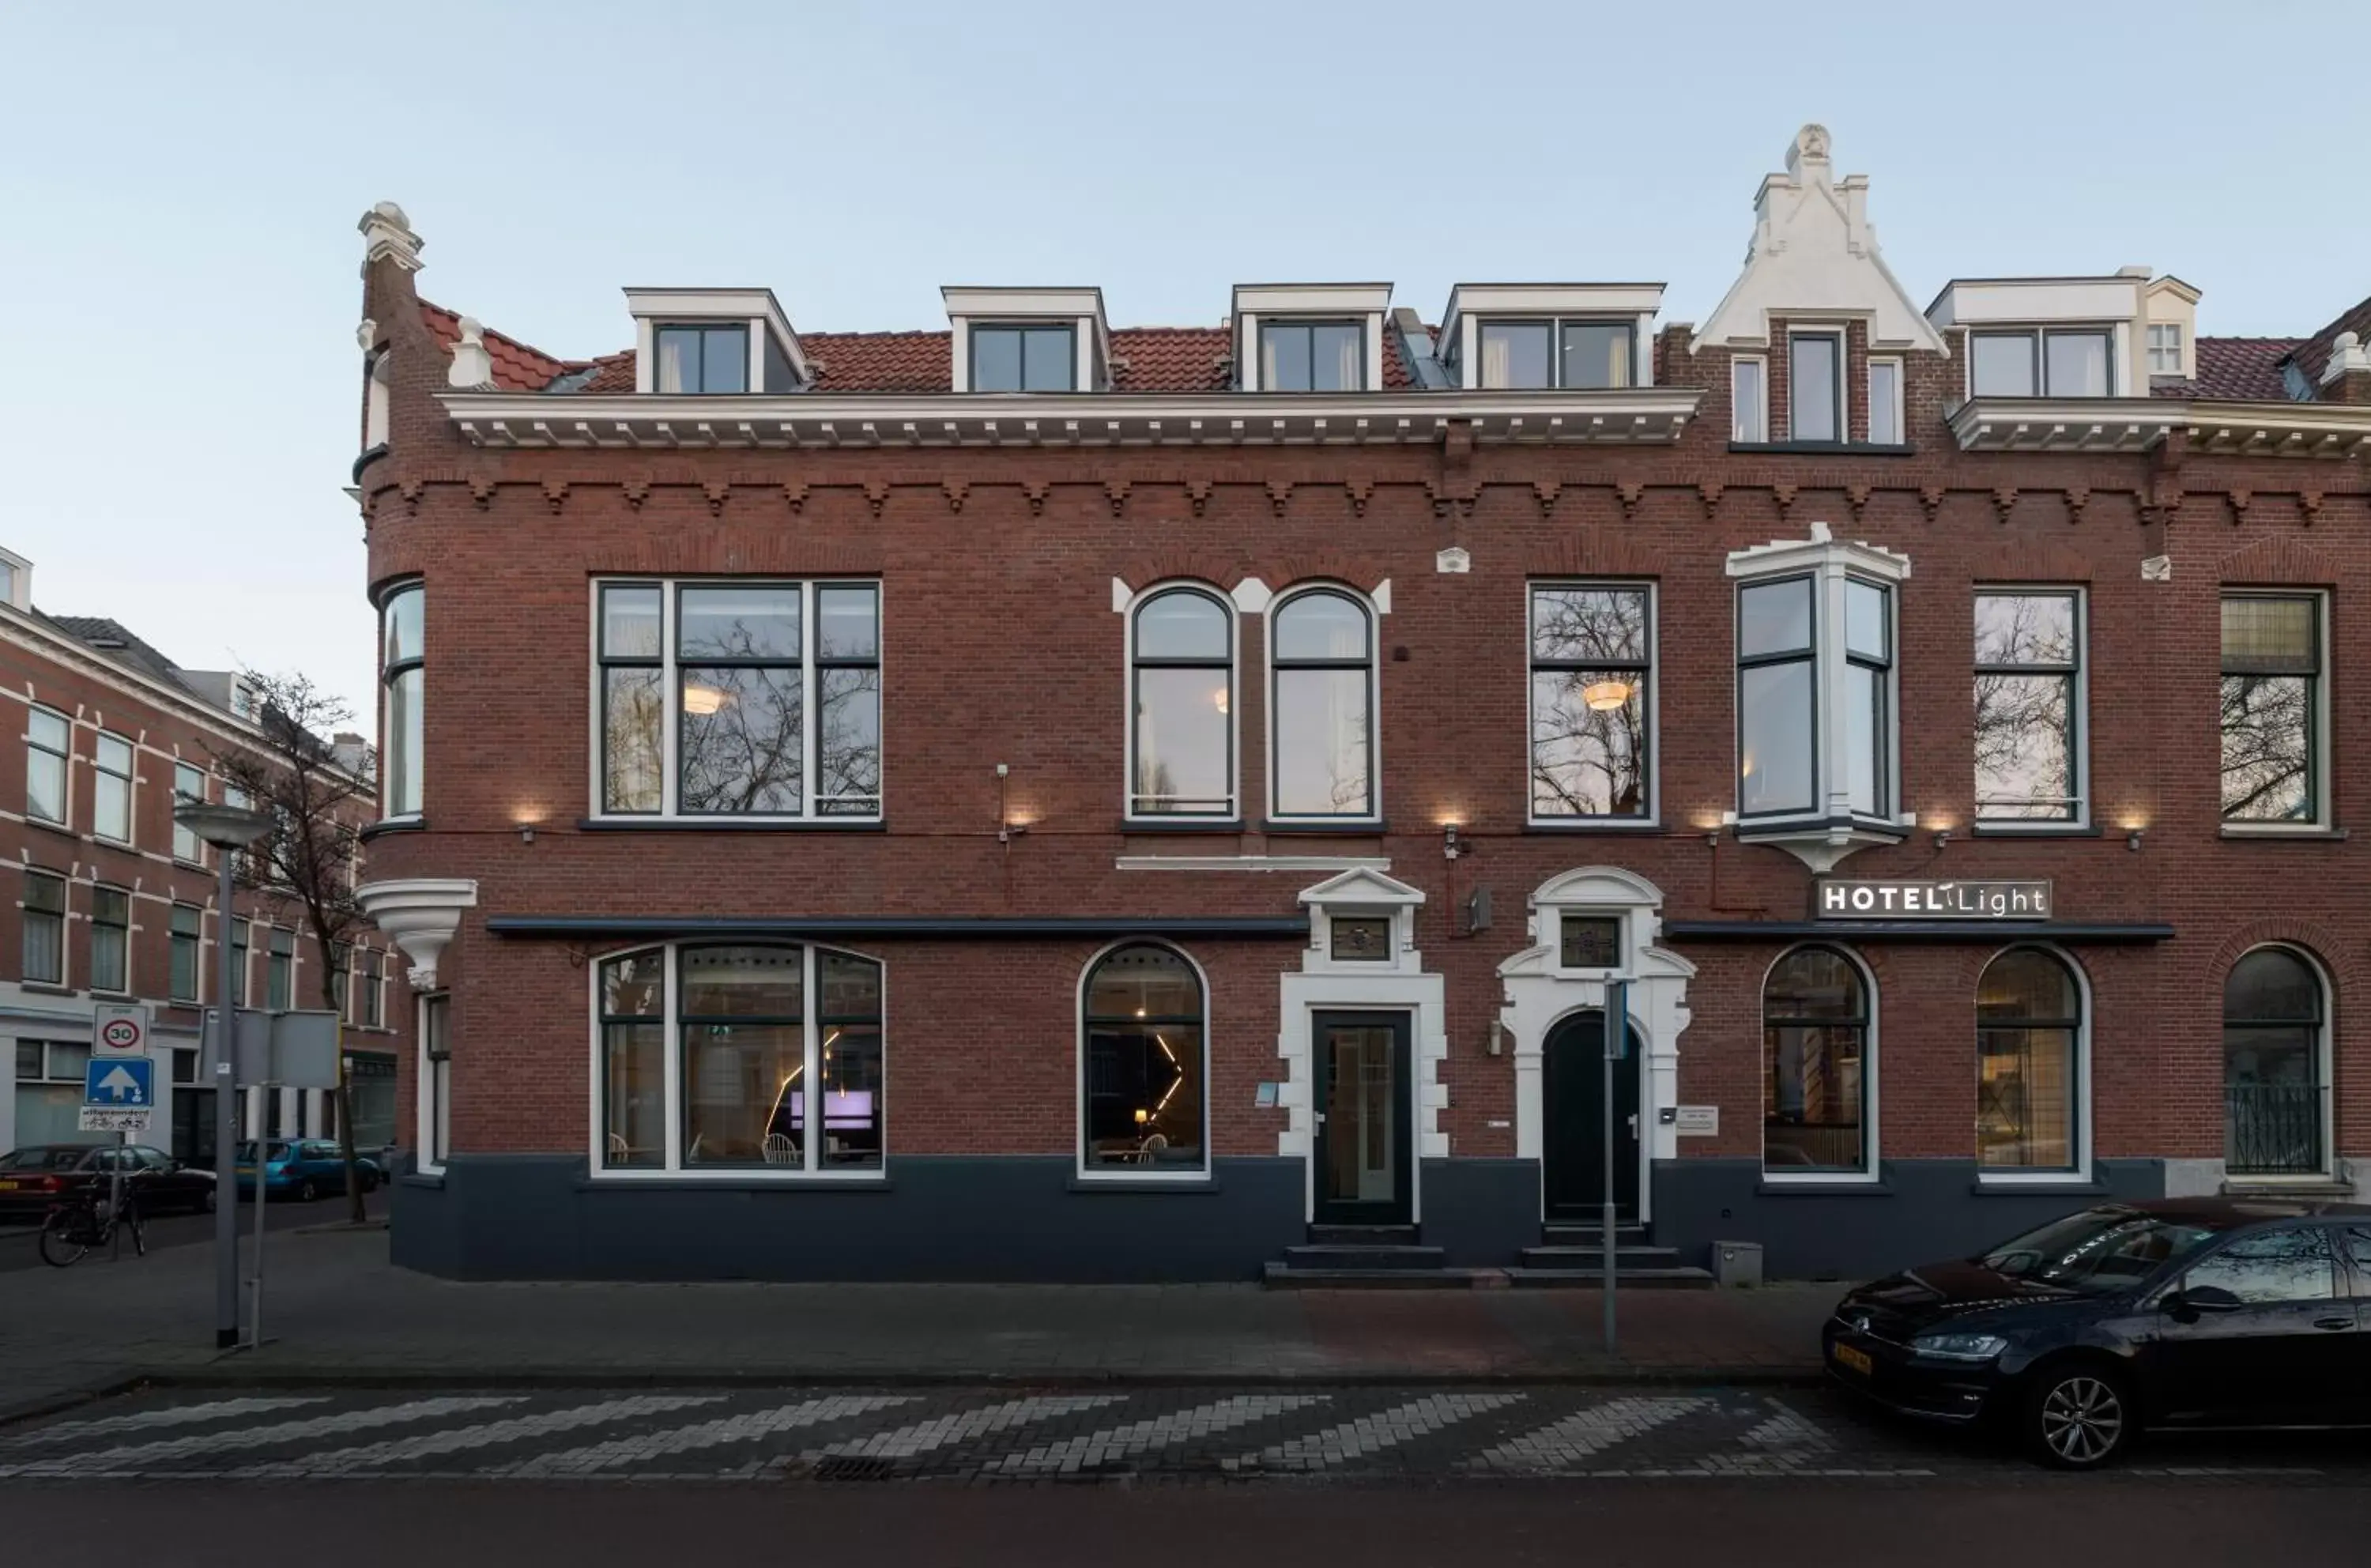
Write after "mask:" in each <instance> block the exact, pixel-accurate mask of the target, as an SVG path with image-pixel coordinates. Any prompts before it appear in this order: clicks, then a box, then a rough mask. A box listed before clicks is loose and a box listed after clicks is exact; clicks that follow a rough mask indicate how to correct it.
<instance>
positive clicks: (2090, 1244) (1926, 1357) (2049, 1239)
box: [1822, 1198, 2371, 1470]
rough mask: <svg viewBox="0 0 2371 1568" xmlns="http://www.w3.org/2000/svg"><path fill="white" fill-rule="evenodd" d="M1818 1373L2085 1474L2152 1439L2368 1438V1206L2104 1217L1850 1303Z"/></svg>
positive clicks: (1841, 1306)
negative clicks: (2226, 1432) (2353, 1429)
mask: <svg viewBox="0 0 2371 1568" xmlns="http://www.w3.org/2000/svg"><path fill="white" fill-rule="evenodd" d="M1822 1350H1823V1352H1824V1354H1825V1357H1826V1361H1827V1367H1828V1371H1829V1373H1830V1374H1831V1375H1832V1376H1833V1377H1834V1378H1836V1379H1837V1380H1838V1381H1840V1382H1842V1383H1843V1384H1845V1386H1846V1387H1848V1388H1850V1389H1854V1390H1856V1392H1858V1393H1861V1394H1863V1395H1866V1396H1867V1397H1868V1398H1869V1399H1872V1400H1875V1401H1878V1402H1879V1403H1880V1404H1883V1405H1887V1406H1890V1407H1891V1408H1892V1409H1894V1410H1897V1411H1900V1412H1904V1413H1906V1414H1909V1415H1914V1416H1918V1417H1922V1418H1925V1419H1927V1420H1933V1421H1942V1422H1957V1423H1966V1424H1975V1423H1979V1422H1989V1423H1995V1424H1998V1425H1999V1426H2001V1427H2002V1428H2004V1429H2005V1430H2007V1432H2009V1433H2010V1434H2012V1435H2015V1436H2016V1437H2017V1439H2018V1441H2019V1442H2021V1443H2022V1444H2023V1445H2024V1446H2025V1447H2026V1448H2027V1449H2028V1450H2029V1451H2030V1453H2031V1454H2032V1455H2033V1456H2034V1457H2035V1458H2038V1459H2040V1460H2041V1461H2042V1462H2043V1463H2045V1464H2050V1465H2056V1466H2060V1467H2062V1468H2065V1469H2071V1470H2088V1469H2093V1468H2096V1467H2098V1466H2100V1465H2104V1464H2107V1463H2109V1462H2110V1461H2111V1460H2112V1459H2114V1458H2117V1457H2118V1456H2120V1455H2122V1453H2123V1452H2124V1451H2125V1450H2126V1449H2127V1448H2128V1447H2130V1445H2131V1444H2132V1442H2133V1440H2134V1438H2135V1437H2136V1436H2138V1435H2140V1434H2141V1433H2142V1431H2143V1430H2144V1429H2157V1430H2167V1431H2170V1430H2175V1429H2179V1428H2184V1427H2193V1428H2194V1427H2271V1426H2282V1427H2293V1426H2357V1425H2371V1207H2364V1206H2358V1205H2344V1204H2321V1203H2306V1202H2274V1201H2271V1200H2258V1199H2252V1198H2212V1199H2208V1198H2202V1199H2173V1200H2167V1201H2164V1202H2158V1203H2141V1204H2103V1205H2099V1207H2096V1208H2088V1209H2085V1210H2083V1211H2082V1212H2080V1213H2078V1214H2072V1215H2069V1216H2066V1217H2065V1218H2064V1219H2058V1220H2053V1221H2052V1222H2051V1223H2050V1224H2048V1225H2045V1226H2042V1227H2041V1228H2039V1229H2036V1230H2032V1231H2030V1232H2028V1233H2027V1234H2025V1235H2023V1236H2019V1237H2018V1238H2016V1239H2014V1240H2010V1241H2006V1242H2003V1243H2002V1244H2001V1245H2000V1246H1998V1247H1995V1248H1994V1249H1993V1250H1992V1251H1988V1252H1985V1253H1984V1254H1983V1255H1982V1256H1980V1257H1975V1258H1969V1259H1963V1260H1960V1261H1958V1262H1945V1263H1929V1264H1926V1265H1923V1266H1921V1267H1918V1268H1914V1269H1912V1270H1910V1271H1908V1272H1907V1273H1904V1274H1895V1275H1893V1276H1892V1277H1891V1278H1890V1279H1881V1280H1879V1281H1877V1282H1875V1283H1874V1284H1871V1285H1866V1286H1861V1287H1860V1288H1858V1289H1856V1290H1855V1291H1853V1292H1851V1293H1850V1294H1848V1295H1847V1296H1845V1298H1844V1300H1843V1301H1842V1302H1840V1303H1838V1304H1837V1307H1836V1310H1835V1315H1834V1316H1833V1317H1832V1318H1831V1319H1829V1320H1828V1322H1827V1325H1826V1327H1825V1329H1824V1330H1823V1331H1822Z"/></svg>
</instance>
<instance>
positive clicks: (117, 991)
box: [83, 882, 139, 997]
mask: <svg viewBox="0 0 2371 1568" xmlns="http://www.w3.org/2000/svg"><path fill="white" fill-rule="evenodd" d="M105 893H111V894H116V895H117V896H119V897H121V899H122V900H123V924H122V925H121V926H119V927H114V928H112V929H115V930H120V931H121V932H122V933H123V975H122V979H123V984H121V986H105V987H102V986H100V985H99V983H98V933H99V930H100V929H101V928H100V925H99V920H98V898H99V894H105ZM138 906H139V895H138V894H135V893H133V891H132V889H130V888H128V887H124V886H122V885H121V884H120V883H116V882H92V883H91V889H90V915H89V917H88V918H87V919H86V920H85V921H84V922H83V924H84V925H85V926H87V927H88V928H89V930H90V988H91V990H92V991H94V992H97V993H99V994H101V995H104V996H110V997H129V996H133V995H135V994H136V993H135V991H134V989H133V987H134V986H135V984H136V982H137V976H135V975H134V974H133V958H134V957H135V956H136V954H137V950H138V945H139V944H137V943H136V942H134V941H133V940H132V937H133V932H135V931H137V930H138V929H139V925H138V922H137V921H136V920H135V919H134V918H133V916H134V914H135V912H136V911H137V909H138Z"/></svg>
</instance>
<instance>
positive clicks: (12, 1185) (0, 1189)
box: [0, 1182, 22, 1193]
mask: <svg viewBox="0 0 2371 1568" xmlns="http://www.w3.org/2000/svg"><path fill="white" fill-rule="evenodd" d="M20 1185H22V1183H20V1182H0V1193H13V1192H15V1191H16V1190H17V1187H18V1186H20Z"/></svg>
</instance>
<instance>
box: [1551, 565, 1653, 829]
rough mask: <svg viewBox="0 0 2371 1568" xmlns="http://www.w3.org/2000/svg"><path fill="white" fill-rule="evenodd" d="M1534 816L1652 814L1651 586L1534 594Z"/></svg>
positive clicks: (1557, 587)
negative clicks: (1650, 758) (1650, 734)
mask: <svg viewBox="0 0 2371 1568" xmlns="http://www.w3.org/2000/svg"><path fill="white" fill-rule="evenodd" d="M1531 598H1532V817H1533V818H1534V819H1535V820H1551V821H1553V820H1569V819H1586V818H1592V817H1599V818H1622V819H1628V820H1631V821H1645V820H1647V819H1648V818H1649V817H1651V816H1652V815H1653V813H1654V806H1653V803H1652V801H1651V799H1650V797H1649V795H1648V753H1649V730H1648V726H1649V724H1650V723H1651V722H1652V717H1651V714H1650V711H1649V708H1648V695H1649V686H1650V676H1651V675H1652V674H1653V659H1654V627H1653V622H1652V618H1651V615H1650V592H1649V590H1648V588H1647V587H1646V586H1645V585H1644V584H1625V585H1593V584H1573V585H1569V586H1567V585H1563V584H1552V583H1534V584H1532V595H1531Z"/></svg>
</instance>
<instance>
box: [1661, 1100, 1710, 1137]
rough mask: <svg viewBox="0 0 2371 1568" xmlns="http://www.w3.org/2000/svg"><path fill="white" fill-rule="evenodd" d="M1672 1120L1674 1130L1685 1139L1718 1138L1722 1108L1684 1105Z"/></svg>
mask: <svg viewBox="0 0 2371 1568" xmlns="http://www.w3.org/2000/svg"><path fill="white" fill-rule="evenodd" d="M1678 1110H1679V1114H1678V1115H1676V1116H1674V1117H1673V1118H1672V1119H1671V1124H1672V1130H1673V1131H1674V1132H1676V1133H1678V1134H1679V1136H1682V1137H1683V1138H1717V1137H1718V1136H1720V1107H1719V1106H1718V1105H1683V1106H1680V1107H1679V1108H1678Z"/></svg>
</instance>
